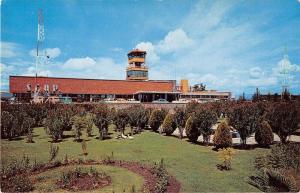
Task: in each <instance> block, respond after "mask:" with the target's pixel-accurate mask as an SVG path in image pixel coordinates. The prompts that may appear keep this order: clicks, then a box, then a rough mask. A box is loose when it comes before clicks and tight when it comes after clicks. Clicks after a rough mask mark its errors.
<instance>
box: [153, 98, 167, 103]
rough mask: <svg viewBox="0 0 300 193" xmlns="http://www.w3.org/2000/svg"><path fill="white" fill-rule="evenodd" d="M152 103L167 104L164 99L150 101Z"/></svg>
mask: <svg viewBox="0 0 300 193" xmlns="http://www.w3.org/2000/svg"><path fill="white" fill-rule="evenodd" d="M152 103H169V101H167V100H166V99H158V100H155V101H152Z"/></svg>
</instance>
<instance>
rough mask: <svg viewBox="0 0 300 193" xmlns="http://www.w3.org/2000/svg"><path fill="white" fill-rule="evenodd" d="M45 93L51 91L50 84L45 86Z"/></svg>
mask: <svg viewBox="0 0 300 193" xmlns="http://www.w3.org/2000/svg"><path fill="white" fill-rule="evenodd" d="M44 91H47V92H48V91H49V85H48V84H45V85H44Z"/></svg>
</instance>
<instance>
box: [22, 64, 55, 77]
mask: <svg viewBox="0 0 300 193" xmlns="http://www.w3.org/2000/svg"><path fill="white" fill-rule="evenodd" d="M35 73H36V70H35V67H33V66H30V67H28V68H27V69H26V71H25V73H23V74H21V75H22V76H35ZM37 73H38V76H52V75H53V74H52V72H51V71H50V70H48V69H38V72H37Z"/></svg>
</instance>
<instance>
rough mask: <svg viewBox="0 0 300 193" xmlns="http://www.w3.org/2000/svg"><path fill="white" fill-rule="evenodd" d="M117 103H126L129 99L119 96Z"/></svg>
mask: <svg viewBox="0 0 300 193" xmlns="http://www.w3.org/2000/svg"><path fill="white" fill-rule="evenodd" d="M115 102H116V103H126V102H127V101H126V100H125V99H122V98H119V99H116V100H115Z"/></svg>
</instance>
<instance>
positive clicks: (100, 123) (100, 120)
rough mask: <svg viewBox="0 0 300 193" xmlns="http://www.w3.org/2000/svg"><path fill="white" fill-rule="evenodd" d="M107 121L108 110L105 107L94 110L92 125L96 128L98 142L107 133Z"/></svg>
mask: <svg viewBox="0 0 300 193" xmlns="http://www.w3.org/2000/svg"><path fill="white" fill-rule="evenodd" d="M109 121H110V116H109V110H108V108H107V107H106V106H100V107H99V108H97V109H95V110H94V123H95V125H96V126H97V127H98V130H99V139H100V140H103V139H104V138H105V137H106V135H107V133H108V124H109Z"/></svg>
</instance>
